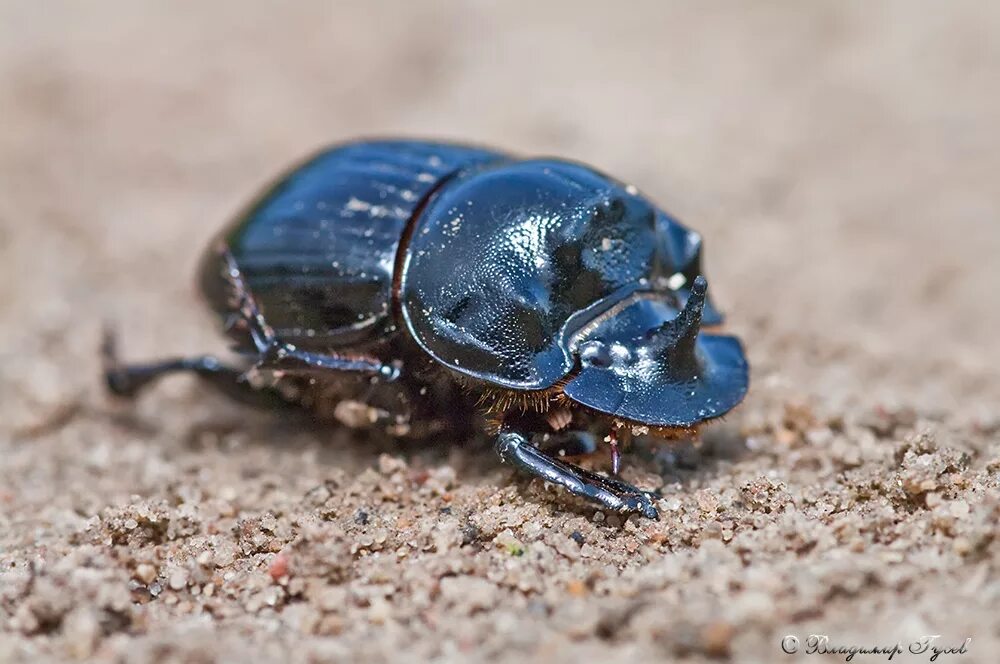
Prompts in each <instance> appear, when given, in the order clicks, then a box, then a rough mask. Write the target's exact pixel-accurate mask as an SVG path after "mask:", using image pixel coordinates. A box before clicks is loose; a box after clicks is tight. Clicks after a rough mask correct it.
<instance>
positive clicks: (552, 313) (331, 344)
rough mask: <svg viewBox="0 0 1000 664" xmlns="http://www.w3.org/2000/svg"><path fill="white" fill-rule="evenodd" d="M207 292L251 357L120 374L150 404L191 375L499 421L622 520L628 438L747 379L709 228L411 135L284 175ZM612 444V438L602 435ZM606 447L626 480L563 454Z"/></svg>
mask: <svg viewBox="0 0 1000 664" xmlns="http://www.w3.org/2000/svg"><path fill="white" fill-rule="evenodd" d="M200 281H201V290H202V291H203V293H204V295H205V297H206V299H207V301H208V303H209V304H210V306H211V308H212V309H214V311H215V312H216V313H217V314H218V315H219V316H220V318H221V319H222V320H223V321H225V328H226V330H227V333H228V335H229V336H230V337H231V338H232V340H233V341H234V342H235V346H234V349H235V350H236V351H237V353H238V355H237V357H239V358H241V360H240V361H239V362H234V363H232V364H226V363H223V362H222V361H220V360H218V359H216V358H215V357H212V356H199V357H190V358H179V359H170V360H166V361H162V362H155V363H149V364H135V365H132V364H122V363H121V362H119V361H118V360H117V357H116V353H115V350H114V346H113V343H112V341H113V340H112V338H111V337H110V336H109V337H108V338H107V339H106V345H105V378H106V381H107V384H108V386H109V388H110V390H111V391H112V392H113V393H115V394H118V395H123V396H133V395H135V394H136V393H137V391H138V390H139V389H140V388H142V387H143V386H145V385H147V384H149V383H150V382H151V381H152V380H154V379H156V378H157V377H159V376H162V375H164V374H168V373H172V372H179V371H186V372H193V373H195V374H197V375H198V376H200V377H201V378H203V379H205V380H206V381H207V382H208V383H210V384H212V385H214V386H215V387H217V388H219V389H221V390H224V391H225V392H227V393H229V394H230V395H232V396H235V397H238V398H241V399H244V400H248V401H261V400H264V401H280V402H285V403H289V402H290V403H293V404H295V405H298V406H304V407H307V408H308V409H310V411H311V412H313V413H315V414H316V415H318V416H320V417H329V418H331V419H336V420H339V421H340V422H342V423H345V424H348V425H350V426H355V427H374V428H377V429H381V430H383V431H385V432H387V433H388V434H391V435H395V436H415V437H422V438H430V437H434V436H435V435H441V434H442V433H443V432H447V431H450V432H455V431H471V430H475V428H476V427H482V428H484V429H485V430H487V431H490V432H491V433H492V434H493V435H494V436H495V447H496V451H497V453H498V454H499V456H500V458H501V460H502V461H504V462H507V463H510V464H512V465H513V466H515V467H517V468H519V469H521V470H523V471H527V472H528V473H531V474H533V475H536V476H538V477H541V478H542V479H544V480H546V481H548V482H552V483H554V484H558V485H561V486H563V487H565V488H566V489H567V490H569V491H570V492H571V493H573V494H576V495H579V496H583V497H586V498H589V499H591V500H593V501H595V502H597V503H599V504H600V505H602V506H603V507H604V508H606V509H608V510H611V511H615V512H619V513H622V514H630V513H640V514H642V515H644V516H646V517H650V518H657V512H656V508H655V507H654V503H653V501H654V499H655V495H654V494H651V493H650V492H646V491H643V490H640V489H638V488H636V487H634V486H632V485H630V484H627V483H625V482H623V481H621V480H620V479H618V477H617V471H618V465H619V445H620V444H623V443H625V442H627V441H628V440H629V439H630V438H631V436H632V435H635V434H650V435H653V436H657V437H665V438H676V437H679V436H686V435H690V434H692V433H693V432H694V431H695V430H696V429H697V427H698V426H699V425H701V424H704V423H705V422H707V421H709V420H712V419H713V418H717V417H719V416H721V415H723V414H724V413H726V412H728V411H729V410H731V409H732V408H733V407H734V406H736V405H737V404H738V403H739V402H740V401H741V400H742V399H743V396H744V394H745V393H746V391H747V386H748V382H749V376H748V373H749V371H748V366H747V362H746V359H745V357H744V354H743V349H742V347H741V345H740V342H739V341H738V340H737V339H736V338H735V337H732V336H726V335H721V334H709V333H706V332H704V331H702V330H701V326H703V325H704V326H717V325H719V324H720V323H721V322H722V316H721V315H720V313H719V311H718V310H717V309H716V308H715V306H714V305H713V304H712V302H711V300H710V299H709V296H708V293H707V284H706V281H705V278H704V277H703V276H702V275H701V238H700V236H699V235H698V234H697V233H695V232H693V231H691V230H689V229H687V228H685V227H684V226H682V225H681V224H680V223H678V222H677V221H676V220H675V219H674V218H673V217H671V216H669V215H668V214H667V213H665V212H663V211H662V210H660V209H658V208H657V207H656V206H655V205H653V204H652V203H651V202H650V201H648V200H647V199H646V198H645V197H643V196H642V195H641V194H640V193H639V192H638V191H637V190H636V189H635V188H634V187H631V186H627V185H624V184H622V183H620V182H618V181H616V180H614V179H612V178H610V177H608V176H606V175H604V174H602V173H600V172H598V171H596V170H594V169H592V168H590V167H588V166H584V165H582V164H578V163H574V162H570V161H564V160H558V159H520V158H516V157H513V156H511V155H508V154H505V153H502V152H498V151H494V150H488V149H481V148H477V147H469V146H463V145H457V144H446V143H431V142H419V141H402V140H398V141H397V140H377V141H359V142H354V143H347V144H343V145H339V146H334V147H332V148H329V149H326V150H324V151H322V152H320V153H318V154H316V155H314V156H312V157H311V158H309V159H308V160H306V161H305V162H303V163H301V164H300V165H298V166H296V167H295V168H293V169H292V170H290V171H288V172H286V174H285V175H283V176H281V177H280V178H279V179H278V180H277V181H276V182H275V184H273V185H271V186H270V188H268V189H267V190H266V191H265V192H264V193H263V194H262V195H261V196H260V197H258V198H257V199H256V201H255V202H253V203H252V204H251V205H250V206H249V207H248V208H247V209H246V211H245V212H243V213H242V214H240V215H239V216H238V217H237V219H236V220H235V221H234V222H233V223H232V224H231V225H230V226H228V227H227V228H226V229H225V230H224V231H223V232H222V233H221V235H220V236H219V237H218V239H217V240H216V241H214V242H213V243H212V244H211V245H210V247H209V249H208V251H207V252H206V254H205V256H204V258H203V260H202V264H201V270H200ZM595 434H596V436H595ZM601 438H603V441H604V442H607V443H609V449H610V452H611V458H612V473H611V474H609V475H605V474H601V473H597V472H593V471H590V470H587V469H584V468H580V467H579V466H577V465H574V464H571V463H569V462H568V461H567V460H566V459H565V458H561V457H560V455H559V454H558V453H555V452H552V451H550V450H553V449H555V447H553V446H554V445H555V446H556V447H559V446H561V448H562V450H563V451H566V450H569V451H570V452H572V453H577V452H580V451H584V452H585V451H593V450H594V449H595V448H596V446H597V445H598V442H595V441H600V439H601Z"/></svg>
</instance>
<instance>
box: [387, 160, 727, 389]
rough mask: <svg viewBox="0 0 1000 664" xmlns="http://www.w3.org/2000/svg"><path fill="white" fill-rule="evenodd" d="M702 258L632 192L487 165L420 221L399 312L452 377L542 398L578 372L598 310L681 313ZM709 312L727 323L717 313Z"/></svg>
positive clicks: (466, 176)
mask: <svg viewBox="0 0 1000 664" xmlns="http://www.w3.org/2000/svg"><path fill="white" fill-rule="evenodd" d="M699 248H700V238H698V236H697V235H696V234H694V233H692V232H691V231H689V230H687V229H685V228H683V227H682V226H680V225H679V224H678V223H677V222H676V221H675V220H673V219H672V218H671V217H669V216H668V215H666V214H665V213H663V212H662V211H659V210H657V209H656V208H654V207H653V206H652V205H651V204H650V203H649V202H648V201H647V200H646V199H645V198H643V197H642V196H640V195H639V194H638V192H636V191H635V189H634V188H632V187H628V186H626V185H622V184H620V183H618V182H616V181H614V180H612V179H610V178H608V177H607V176H606V175H603V174H601V173H598V172H597V171H595V170H593V169H591V168H589V167H586V166H583V165H580V164H575V163H571V162H567V161H561V160H552V159H539V160H525V161H513V162H502V163H489V164H485V165H480V166H478V167H475V168H468V169H466V170H464V171H463V172H462V173H461V174H459V175H457V176H456V177H454V178H452V179H451V180H450V181H449V182H448V184H447V186H445V187H442V188H441V190H440V191H439V192H438V193H437V194H436V195H435V196H434V197H433V198H432V199H431V200H430V201H429V203H428V205H427V206H426V208H425V209H424V210H423V211H422V213H421V215H420V218H419V219H417V220H415V225H414V231H413V236H412V239H411V241H410V244H409V246H408V248H407V251H406V255H405V258H404V263H403V266H402V274H401V284H402V288H401V298H402V312H403V316H404V318H405V320H406V323H407V326H408V328H409V330H410V332H411V333H412V334H413V336H414V338H415V339H416V340H417V342H418V343H419V344H420V345H421V346H422V347H423V348H424V350H426V351H427V352H428V353H430V354H431V355H432V356H433V357H434V358H435V359H436V360H438V361H439V362H441V363H442V364H445V365H446V366H448V367H450V368H451V369H453V370H455V371H458V372H461V373H466V374H468V375H470V376H473V377H476V378H480V379H484V380H487V381H489V382H491V383H495V384H497V385H501V386H504V387H508V388H513V389H524V390H539V389H544V388H547V387H550V386H551V385H553V384H555V383H556V382H557V381H558V380H560V379H561V378H563V377H564V376H566V374H568V373H569V372H570V370H571V369H572V368H573V365H574V359H573V356H572V352H571V347H570V346H571V337H572V336H573V334H574V333H576V332H577V331H578V329H579V328H580V327H581V326H583V325H584V324H586V323H587V322H589V321H590V320H591V319H592V318H593V316H594V315H595V314H596V312H597V310H599V309H606V308H609V307H611V306H613V305H614V304H615V303H616V302H618V301H621V300H622V299H624V298H626V297H628V296H629V295H630V294H632V293H633V292H635V291H636V290H656V291H659V292H662V293H663V294H664V296H665V297H666V298H667V299H668V300H669V301H670V302H671V303H672V304H673V305H674V306H675V307H680V306H683V304H684V302H685V301H686V290H685V289H684V286H685V285H687V283H688V277H686V276H685V272H687V273H692V272H693V274H691V276H690V279H692V280H693V278H694V277H695V276H697V274H698V273H699V272H698V270H700V266H699V265H698V262H699V260H698V258H699ZM678 273H680V274H679V276H678V277H675V278H674V279H675V282H674V283H675V288H671V287H670V285H669V282H670V280H671V278H672V277H673V275H675V274H678ZM674 313H676V311H675V312H674ZM707 313H708V314H709V317H710V318H713V319H714V321H713V322H719V319H720V317H719V315H718V313H717V312H716V311H715V310H714V308H713V309H711V311H709V312H707Z"/></svg>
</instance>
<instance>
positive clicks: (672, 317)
mask: <svg viewBox="0 0 1000 664" xmlns="http://www.w3.org/2000/svg"><path fill="white" fill-rule="evenodd" d="M707 288H708V284H707V282H706V281H705V278H704V277H702V276H698V277H697V278H696V279H695V280H694V283H693V284H692V287H691V290H690V294H689V295H688V298H687V302H686V303H685V304H684V306H683V307H681V308H679V309H678V308H677V307H675V306H672V305H671V304H670V303H668V302H666V301H664V299H663V298H662V296H661V297H656V296H648V297H637V298H634V299H632V300H631V301H629V302H627V303H624V304H623V305H622V306H621V307H616V308H615V309H614V310H612V311H609V312H608V313H607V314H606V315H605V316H603V317H602V318H601V319H599V320H598V321H595V322H594V323H593V324H591V325H588V326H587V328H586V329H585V330H583V331H582V332H581V333H580V334H579V335H578V336H577V338H575V339H574V340H573V344H572V347H573V350H574V351H575V352H576V354H577V356H578V357H579V360H580V370H579V372H578V373H577V374H576V375H575V376H573V377H572V378H571V379H570V380H569V382H567V383H566V385H565V386H564V388H563V393H564V394H565V395H566V396H567V397H569V398H570V399H571V400H573V401H575V402H577V403H579V404H581V405H583V406H586V407H588V408H591V409H593V410H596V411H599V412H601V413H604V414H606V415H610V416H612V417H614V418H616V419H619V420H626V421H629V422H632V423H636V424H640V425H648V426H653V427H664V428H680V429H690V428H693V427H696V426H697V425H699V424H702V423H704V422H706V421H708V420H711V419H713V418H716V417H719V416H721V415H723V414H725V413H726V412H728V411H729V410H731V409H732V408H733V407H735V406H736V405H737V404H738V403H739V402H740V401H741V400H742V399H743V396H744V394H746V390H747V385H748V382H749V376H748V368H747V363H746V359H745V357H744V355H743V349H742V347H741V346H740V342H739V341H738V340H737V339H736V338H735V337H731V336H724V335H715V334H707V333H704V332H701V330H700V328H701V318H702V311H703V309H704V307H705V299H706V291H707Z"/></svg>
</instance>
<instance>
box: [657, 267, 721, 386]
mask: <svg viewBox="0 0 1000 664" xmlns="http://www.w3.org/2000/svg"><path fill="white" fill-rule="evenodd" d="M707 290H708V281H707V280H706V279H705V277H703V276H701V275H698V277H696V278H695V280H694V283H693V284H692V285H691V294H690V295H689V296H688V299H687V303H686V304H685V305H684V308H683V309H681V311H680V313H679V314H677V317H676V318H674V319H673V320H670V321H667V322H666V323H664V324H663V325H661V326H660V327H658V328H656V329H655V330H654V331H653V332H652V334H651V336H652V339H653V342H654V343H655V344H656V346H657V347H658V349H662V353H663V356H662V357H663V361H664V363H665V364H666V366H667V367H668V368H669V370H670V372H671V373H672V374H674V375H677V376H682V375H691V374H694V373H696V372H697V370H698V360H697V357H696V356H695V352H694V347H695V342H696V341H697V340H698V332H699V330H700V329H701V312H702V310H703V309H704V308H705V293H706V292H707Z"/></svg>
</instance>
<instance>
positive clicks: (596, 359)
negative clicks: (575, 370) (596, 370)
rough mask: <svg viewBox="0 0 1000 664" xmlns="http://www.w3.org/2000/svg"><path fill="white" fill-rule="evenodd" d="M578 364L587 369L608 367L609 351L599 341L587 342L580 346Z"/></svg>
mask: <svg viewBox="0 0 1000 664" xmlns="http://www.w3.org/2000/svg"><path fill="white" fill-rule="evenodd" d="M580 362H581V363H583V365H584V366H588V367H610V366H611V351H610V350H608V347H607V346H605V345H604V344H603V343H601V342H600V341H588V342H587V343H585V344H583V345H582V346H580Z"/></svg>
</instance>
